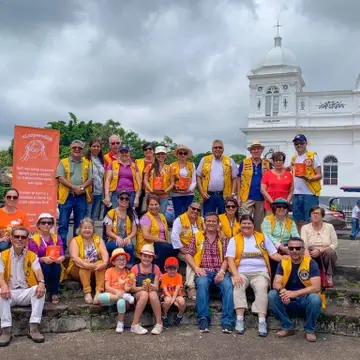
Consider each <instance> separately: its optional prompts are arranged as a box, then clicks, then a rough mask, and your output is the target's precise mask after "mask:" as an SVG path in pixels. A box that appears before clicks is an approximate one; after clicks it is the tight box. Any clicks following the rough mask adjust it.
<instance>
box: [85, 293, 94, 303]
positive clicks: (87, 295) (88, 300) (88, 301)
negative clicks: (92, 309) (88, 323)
mask: <svg viewBox="0 0 360 360" xmlns="http://www.w3.org/2000/svg"><path fill="white" fill-rule="evenodd" d="M84 299H85V302H86V303H87V304H92V303H93V298H92V296H91V294H90V293H87V294H85V296H84Z"/></svg>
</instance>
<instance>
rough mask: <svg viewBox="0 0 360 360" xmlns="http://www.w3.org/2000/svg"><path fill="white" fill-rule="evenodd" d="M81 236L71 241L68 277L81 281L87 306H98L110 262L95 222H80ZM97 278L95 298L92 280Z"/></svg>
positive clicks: (86, 220) (87, 219)
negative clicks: (96, 232) (92, 294)
mask: <svg viewBox="0 0 360 360" xmlns="http://www.w3.org/2000/svg"><path fill="white" fill-rule="evenodd" d="M79 233H80V235H78V236H76V237H74V238H73V239H72V240H70V244H69V248H70V261H69V266H68V268H67V273H68V275H69V276H70V277H71V278H72V279H73V280H76V281H80V282H81V285H82V287H83V292H84V294H85V302H86V303H87V304H93V303H94V304H97V301H98V296H99V294H100V293H102V292H103V291H104V281H105V271H106V267H107V264H108V261H109V255H108V252H107V250H106V246H105V243H104V241H103V239H102V238H101V237H100V236H98V235H96V234H95V226H94V222H93V221H92V219H91V218H89V217H86V218H84V219H83V220H82V221H81V222H80V228H79ZM92 277H95V286H96V288H95V297H94V299H93V298H92V296H91V278H92Z"/></svg>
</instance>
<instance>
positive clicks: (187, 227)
mask: <svg viewBox="0 0 360 360" xmlns="http://www.w3.org/2000/svg"><path fill="white" fill-rule="evenodd" d="M179 219H180V222H181V233H180V241H181V243H182V244H183V245H185V246H186V245H189V244H190V241H191V239H192V237H193V236H194V233H193V229H192V226H191V223H190V219H189V216H188V214H187V213H184V214H182V215H180V216H179ZM196 226H197V228H198V229H199V231H204V221H203V219H202V218H201V216H198V217H197V219H196Z"/></svg>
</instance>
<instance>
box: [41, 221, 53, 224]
mask: <svg viewBox="0 0 360 360" xmlns="http://www.w3.org/2000/svg"><path fill="white" fill-rule="evenodd" d="M39 224H40V225H54V222H53V221H40V223H39Z"/></svg>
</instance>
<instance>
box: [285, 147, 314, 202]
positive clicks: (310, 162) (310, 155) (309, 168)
mask: <svg viewBox="0 0 360 360" xmlns="http://www.w3.org/2000/svg"><path fill="white" fill-rule="evenodd" d="M315 155H317V153H316V152H313V151H307V152H306V157H305V160H304V164H305V176H307V177H311V176H314V175H316V172H315V169H314V157H315ZM297 156H298V155H294V156H293V157H292V158H291V165H292V167H293V168H294V165H295V160H296V158H297ZM305 184H306V185H307V187H308V188H309V190H310V191H311V192H312V193H313V194H314V195H316V196H319V195H320V191H321V181H320V180H318V181H312V182H308V181H305Z"/></svg>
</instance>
